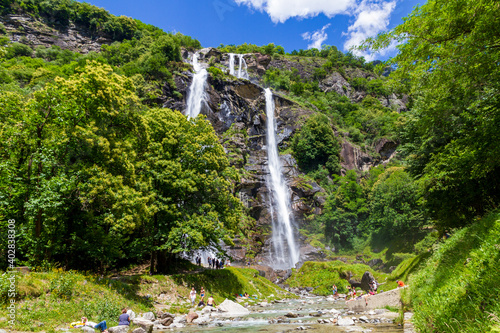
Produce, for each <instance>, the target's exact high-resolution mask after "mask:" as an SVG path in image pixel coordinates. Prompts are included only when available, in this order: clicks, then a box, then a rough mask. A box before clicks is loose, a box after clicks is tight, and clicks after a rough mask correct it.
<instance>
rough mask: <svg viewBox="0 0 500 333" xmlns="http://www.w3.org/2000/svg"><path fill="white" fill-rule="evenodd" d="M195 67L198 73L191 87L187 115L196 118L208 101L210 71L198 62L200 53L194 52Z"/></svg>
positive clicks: (194, 76)
mask: <svg viewBox="0 0 500 333" xmlns="http://www.w3.org/2000/svg"><path fill="white" fill-rule="evenodd" d="M193 67H194V70H195V71H196V73H195V74H194V75H193V82H191V86H190V87H189V92H188V100H187V103H186V104H187V108H186V116H187V117H188V119H190V118H196V116H198V115H199V114H200V111H201V107H202V105H203V104H204V103H206V94H205V86H206V82H207V77H208V72H207V70H206V69H204V68H202V66H201V65H200V64H199V63H198V54H197V53H195V54H193Z"/></svg>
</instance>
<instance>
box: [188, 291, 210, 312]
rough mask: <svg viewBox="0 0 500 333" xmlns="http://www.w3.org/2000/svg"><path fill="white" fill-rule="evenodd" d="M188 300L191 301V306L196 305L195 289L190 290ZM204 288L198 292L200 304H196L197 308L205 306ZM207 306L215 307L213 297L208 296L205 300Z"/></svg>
mask: <svg viewBox="0 0 500 333" xmlns="http://www.w3.org/2000/svg"><path fill="white" fill-rule="evenodd" d="M189 299H190V300H191V305H192V306H195V304H196V289H195V288H194V287H192V288H191V292H190V293H189ZM204 300H205V288H203V287H201V290H200V302H199V303H198V306H199V307H202V306H205V301H204ZM206 305H207V306H212V307H213V306H215V305H216V304H215V300H214V297H213V296H210V297H209V298H208V299H207V304H206Z"/></svg>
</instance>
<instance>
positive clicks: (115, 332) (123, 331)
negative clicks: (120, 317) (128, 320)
mask: <svg viewBox="0 0 500 333" xmlns="http://www.w3.org/2000/svg"><path fill="white" fill-rule="evenodd" d="M129 328H130V326H128V325H118V326H113V327H110V328H108V332H109V333H127V332H128V330H129Z"/></svg>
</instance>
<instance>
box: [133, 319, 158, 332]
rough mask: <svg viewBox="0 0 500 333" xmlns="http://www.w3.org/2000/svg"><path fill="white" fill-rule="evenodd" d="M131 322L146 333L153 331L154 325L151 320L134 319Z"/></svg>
mask: <svg viewBox="0 0 500 333" xmlns="http://www.w3.org/2000/svg"><path fill="white" fill-rule="evenodd" d="M132 322H133V323H134V324H136V325H137V326H140V327H142V328H143V329H144V330H145V331H146V332H147V333H151V331H152V330H153V325H154V323H153V322H152V321H151V320H147V319H144V318H141V317H136V318H134V320H132Z"/></svg>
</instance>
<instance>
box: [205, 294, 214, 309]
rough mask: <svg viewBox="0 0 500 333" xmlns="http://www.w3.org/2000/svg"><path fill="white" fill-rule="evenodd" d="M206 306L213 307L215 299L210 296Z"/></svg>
mask: <svg viewBox="0 0 500 333" xmlns="http://www.w3.org/2000/svg"><path fill="white" fill-rule="evenodd" d="M207 306H211V307H214V306H215V300H214V297H213V296H210V297H209V298H208V300H207Z"/></svg>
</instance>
